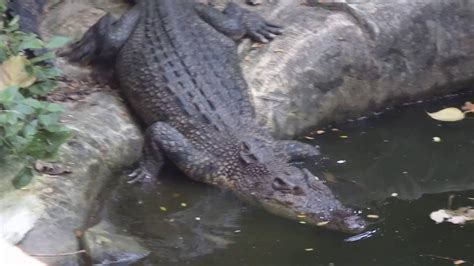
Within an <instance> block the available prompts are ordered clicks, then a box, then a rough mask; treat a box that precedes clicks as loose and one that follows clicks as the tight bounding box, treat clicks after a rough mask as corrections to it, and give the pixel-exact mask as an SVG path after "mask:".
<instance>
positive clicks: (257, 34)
mask: <svg viewBox="0 0 474 266" xmlns="http://www.w3.org/2000/svg"><path fill="white" fill-rule="evenodd" d="M195 9H196V11H197V13H198V14H199V15H200V17H201V18H202V19H203V20H204V21H206V22H207V23H209V24H210V25H212V26H213V27H214V28H215V29H216V30H218V31H219V32H221V33H222V34H224V35H226V36H228V37H229V38H231V39H233V40H236V41H237V40H240V39H242V38H243V37H245V36H248V37H250V38H251V39H252V40H254V41H257V42H261V43H267V42H269V41H270V40H273V38H275V36H276V35H280V34H282V28H281V27H280V26H278V25H275V24H272V23H269V22H267V21H265V19H263V18H262V17H261V16H259V15H258V14H256V13H254V12H251V11H249V10H246V9H244V8H241V7H240V6H238V5H237V4H235V3H233V2H230V3H229V4H228V5H227V7H226V8H225V9H224V11H223V12H220V11H219V10H217V9H215V8H213V7H211V6H208V5H205V4H196V8H195Z"/></svg>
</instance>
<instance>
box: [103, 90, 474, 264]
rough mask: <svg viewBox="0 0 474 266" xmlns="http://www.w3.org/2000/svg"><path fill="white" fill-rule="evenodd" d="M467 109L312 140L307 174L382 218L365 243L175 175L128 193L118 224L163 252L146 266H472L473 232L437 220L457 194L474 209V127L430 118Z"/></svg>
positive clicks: (416, 108)
mask: <svg viewBox="0 0 474 266" xmlns="http://www.w3.org/2000/svg"><path fill="white" fill-rule="evenodd" d="M467 100H471V101H472V100H474V93H470V94H464V95H461V96H458V97H454V98H447V99H443V100H441V101H435V102H429V103H423V104H415V105H410V106H405V107H403V108H399V109H392V110H388V111H386V112H384V114H382V115H376V116H373V117H371V118H369V119H363V120H357V121H354V122H350V123H346V124H343V125H337V126H334V128H337V129H338V131H333V130H331V129H330V128H326V129H325V131H326V133H324V134H320V135H318V134H316V133H315V134H314V135H310V137H313V138H314V140H310V139H303V140H304V141H307V142H312V143H314V144H318V145H320V146H321V150H322V152H323V154H324V158H323V160H322V161H320V162H318V164H317V165H315V162H307V163H306V165H307V166H310V167H311V168H312V170H313V171H314V172H315V173H316V174H317V175H318V176H321V177H323V176H325V177H327V178H328V179H329V180H330V181H331V184H332V186H333V187H334V189H335V190H336V191H337V192H338V193H339V195H340V197H341V199H342V200H343V201H344V202H346V203H348V204H351V205H356V206H359V207H360V208H361V209H364V210H365V211H366V213H369V214H376V215H378V216H379V217H380V219H377V220H374V221H377V223H375V224H374V225H373V226H372V228H370V229H369V231H370V234H368V236H367V237H365V238H363V237H361V238H360V239H359V240H357V239H353V238H349V237H350V236H347V235H343V234H339V233H335V232H328V231H325V230H320V229H317V228H314V227H311V226H307V225H302V224H299V223H298V222H296V221H290V220H286V219H282V218H279V217H276V216H273V215H271V214H268V213H266V212H264V211H262V210H260V209H257V208H254V207H252V206H248V205H246V204H245V203H242V202H240V201H239V200H238V199H236V198H235V197H234V196H233V195H232V194H230V193H228V192H224V191H220V190H218V189H215V188H212V187H209V186H206V185H202V184H198V183H194V182H191V181H189V180H187V179H186V178H185V177H183V176H182V175H180V174H179V173H177V172H176V171H173V170H169V171H167V173H166V177H164V178H163V179H162V184H160V185H159V186H158V187H157V188H150V189H147V190H145V191H143V190H142V188H139V187H130V186H125V187H121V188H119V189H118V190H117V191H116V192H114V196H113V201H112V202H111V205H112V208H110V209H109V212H110V213H109V215H110V216H111V217H112V220H114V221H117V225H119V226H120V227H122V228H126V229H127V230H128V232H129V233H131V234H132V235H135V236H138V237H141V238H142V239H143V243H144V244H145V245H146V246H147V247H148V248H149V249H151V250H152V251H153V252H154V253H153V256H151V258H149V259H148V260H147V261H145V262H142V263H141V264H140V265H156V264H159V265H453V260H458V259H462V260H465V261H471V262H472V261H474V224H473V225H466V226H455V225H450V224H440V225H437V224H435V223H434V222H433V221H431V220H430V219H429V214H430V212H432V211H435V210H438V209H441V208H446V206H447V199H448V197H449V195H452V194H454V195H456V197H455V198H454V206H455V207H460V206H469V205H471V206H472V205H474V200H471V199H469V198H474V119H466V120H464V121H461V122H456V123H440V122H436V121H434V120H431V119H429V118H428V117H427V115H426V114H425V111H434V110H437V109H440V108H442V107H444V106H461V105H462V104H463V102H464V101H467ZM341 136H347V138H344V137H341ZM433 137H439V138H441V140H442V142H440V143H436V142H433V141H432V138H433ZM393 193H396V194H397V195H398V196H397V197H393V196H392V194H393ZM163 207H164V208H163ZM442 257H444V258H442ZM448 258H451V259H453V260H450V259H448ZM467 265H472V263H470V264H467Z"/></svg>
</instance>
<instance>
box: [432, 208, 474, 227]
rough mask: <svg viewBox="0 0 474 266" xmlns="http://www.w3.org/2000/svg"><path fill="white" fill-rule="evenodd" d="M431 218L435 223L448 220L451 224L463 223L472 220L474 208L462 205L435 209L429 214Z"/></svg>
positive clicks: (473, 218)
mask: <svg viewBox="0 0 474 266" xmlns="http://www.w3.org/2000/svg"><path fill="white" fill-rule="evenodd" d="M430 218H431V220H433V221H435V222H436V223H437V224H439V223H443V222H448V223H452V224H465V223H470V222H474V209H472V208H470V207H462V208H459V209H457V210H445V209H441V210H437V211H434V212H432V213H431V214H430Z"/></svg>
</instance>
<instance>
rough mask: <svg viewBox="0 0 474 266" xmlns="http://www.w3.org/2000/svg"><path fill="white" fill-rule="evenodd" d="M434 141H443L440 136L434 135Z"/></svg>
mask: <svg viewBox="0 0 474 266" xmlns="http://www.w3.org/2000/svg"><path fill="white" fill-rule="evenodd" d="M433 142H441V138H440V137H433Z"/></svg>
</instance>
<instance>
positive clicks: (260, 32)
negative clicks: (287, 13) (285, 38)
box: [245, 12, 283, 43]
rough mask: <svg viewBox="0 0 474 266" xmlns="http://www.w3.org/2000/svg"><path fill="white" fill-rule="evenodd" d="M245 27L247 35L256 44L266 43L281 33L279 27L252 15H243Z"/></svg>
mask: <svg viewBox="0 0 474 266" xmlns="http://www.w3.org/2000/svg"><path fill="white" fill-rule="evenodd" d="M245 16H246V19H245V27H246V28H247V35H248V36H249V37H250V38H251V39H252V40H253V41H256V42H261V43H268V42H269V41H271V40H273V39H274V38H275V37H276V36H277V35H281V34H282V33H283V29H282V27H281V26H278V25H275V24H272V23H269V22H267V21H265V19H263V18H262V17H260V16H259V15H257V14H254V13H251V12H249V13H246V14H245Z"/></svg>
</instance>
